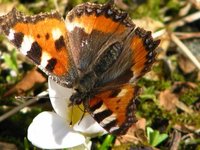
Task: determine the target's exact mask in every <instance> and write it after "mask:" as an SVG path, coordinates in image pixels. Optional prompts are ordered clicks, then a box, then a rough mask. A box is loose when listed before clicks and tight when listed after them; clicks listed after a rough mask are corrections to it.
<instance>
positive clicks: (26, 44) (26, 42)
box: [20, 35, 35, 55]
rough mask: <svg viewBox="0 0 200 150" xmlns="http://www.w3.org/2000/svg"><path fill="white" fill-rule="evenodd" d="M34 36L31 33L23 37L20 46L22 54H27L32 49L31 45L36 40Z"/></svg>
mask: <svg viewBox="0 0 200 150" xmlns="http://www.w3.org/2000/svg"><path fill="white" fill-rule="evenodd" d="M34 41H35V40H34V38H33V37H32V36H30V35H25V36H24V38H23V42H22V45H21V48H20V51H21V52H22V54H24V55H27V52H28V51H29V50H30V49H31V46H32V44H33V42H34Z"/></svg>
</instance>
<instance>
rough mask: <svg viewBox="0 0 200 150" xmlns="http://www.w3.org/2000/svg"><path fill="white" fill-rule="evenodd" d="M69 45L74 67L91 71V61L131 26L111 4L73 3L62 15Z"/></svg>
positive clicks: (132, 26)
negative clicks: (73, 5) (74, 4)
mask: <svg viewBox="0 0 200 150" xmlns="http://www.w3.org/2000/svg"><path fill="white" fill-rule="evenodd" d="M66 27H67V30H68V33H69V37H70V40H69V45H70V48H71V49H72V55H73V58H74V60H75V63H76V66H77V68H78V69H79V70H80V71H81V72H82V73H84V72H86V71H91V70H93V68H92V67H93V65H94V63H95V61H96V60H97V59H98V58H99V57H100V56H101V54H102V53H103V52H104V51H105V50H106V49H107V47H109V46H110V45H112V44H113V43H114V42H116V41H122V39H123V38H125V37H127V36H128V34H129V33H130V32H131V31H132V30H133V29H134V24H133V23H132V22H131V19H130V18H128V17H127V13H124V12H120V11H118V10H117V9H115V8H114V7H113V5H112V4H111V3H107V4H94V3H84V4H81V5H78V6H76V7H75V8H73V10H72V11H70V12H69V13H68V15H67V17H66Z"/></svg>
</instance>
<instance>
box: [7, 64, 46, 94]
mask: <svg viewBox="0 0 200 150" xmlns="http://www.w3.org/2000/svg"><path fill="white" fill-rule="evenodd" d="M45 81H46V78H45V77H44V76H43V75H42V74H41V73H40V72H38V71H37V69H36V68H34V69H32V70H31V71H29V72H28V73H27V74H26V75H25V77H24V78H23V79H22V80H21V81H20V82H19V83H17V84H16V85H15V86H13V87H12V88H11V89H9V90H8V92H6V93H5V94H4V95H3V97H7V96H11V95H13V94H16V95H21V94H23V93H24V92H26V91H28V90H30V89H31V88H33V87H34V85H35V84H37V83H44V82H45Z"/></svg>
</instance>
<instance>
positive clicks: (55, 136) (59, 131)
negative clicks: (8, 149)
mask: <svg viewBox="0 0 200 150" xmlns="http://www.w3.org/2000/svg"><path fill="white" fill-rule="evenodd" d="M28 139H29V140H30V141H31V142H32V144H33V145H35V146H37V147H40V148H43V149H60V148H70V147H74V146H78V145H81V144H84V143H85V137H84V136H83V135H82V134H79V133H77V132H75V131H73V130H72V129H71V128H70V127H69V126H67V125H66V123H65V122H64V120H63V119H62V118H61V117H60V116H58V115H57V114H56V113H53V112H42V113H40V114H39V115H38V116H36V117H35V118H34V120H33V122H32V123H31V125H30V126H29V128H28Z"/></svg>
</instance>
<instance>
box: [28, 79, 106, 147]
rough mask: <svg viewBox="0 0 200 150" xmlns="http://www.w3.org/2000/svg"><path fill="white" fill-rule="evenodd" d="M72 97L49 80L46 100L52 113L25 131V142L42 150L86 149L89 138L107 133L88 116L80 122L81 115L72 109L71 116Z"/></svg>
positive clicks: (37, 117) (78, 109) (38, 117)
mask: <svg viewBox="0 0 200 150" xmlns="http://www.w3.org/2000/svg"><path fill="white" fill-rule="evenodd" d="M71 94H72V89H68V88H64V87H62V86H60V85H58V84H57V83H55V82H54V81H52V80H51V79H49V96H50V100H51V104H52V106H53V108H54V110H55V112H42V113H40V114H39V115H38V116H36V117H35V118H34V120H33V122H32V123H31V125H30V126H29V128H28V139H29V141H31V142H32V144H33V145H35V146H37V147H40V148H43V149H61V148H72V147H73V148H74V147H75V148H76V149H89V148H90V146H91V142H90V141H89V139H90V137H93V136H97V135H99V134H104V133H106V131H105V130H104V129H103V128H102V127H101V126H100V125H99V124H98V123H97V122H96V121H95V120H94V119H93V118H92V117H91V116H90V115H89V114H87V113H86V114H85V115H84V117H83V119H82V120H81V121H80V118H81V117H82V115H83V111H82V110H81V109H80V108H79V107H78V106H73V112H72V107H69V106H68V105H69V103H70V101H69V97H70V96H71ZM82 109H84V108H82ZM70 121H72V122H73V126H72V127H71V126H70Z"/></svg>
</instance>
